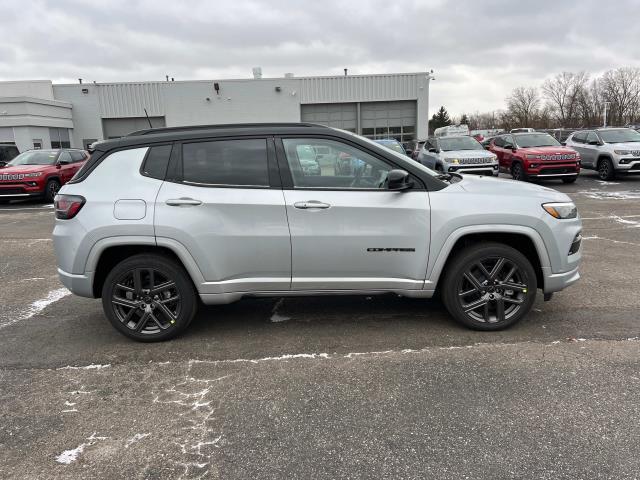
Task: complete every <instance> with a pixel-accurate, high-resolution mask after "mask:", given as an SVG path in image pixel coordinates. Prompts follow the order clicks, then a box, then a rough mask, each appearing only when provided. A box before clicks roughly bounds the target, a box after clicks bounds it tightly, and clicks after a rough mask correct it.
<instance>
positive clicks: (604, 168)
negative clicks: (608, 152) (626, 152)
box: [598, 158, 615, 180]
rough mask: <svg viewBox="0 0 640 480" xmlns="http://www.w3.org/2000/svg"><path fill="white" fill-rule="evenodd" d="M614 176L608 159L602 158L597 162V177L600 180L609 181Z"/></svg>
mask: <svg viewBox="0 0 640 480" xmlns="http://www.w3.org/2000/svg"><path fill="white" fill-rule="evenodd" d="M614 176H615V171H614V170H613V164H612V163H611V160H609V159H608V158H603V159H602V160H600V161H599V162H598V177H600V180H611V179H613V177H614Z"/></svg>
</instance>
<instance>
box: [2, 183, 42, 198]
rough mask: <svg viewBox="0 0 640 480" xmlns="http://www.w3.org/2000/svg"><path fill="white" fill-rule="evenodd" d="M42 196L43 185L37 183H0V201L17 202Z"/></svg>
mask: <svg viewBox="0 0 640 480" xmlns="http://www.w3.org/2000/svg"><path fill="white" fill-rule="evenodd" d="M43 195H44V185H40V184H39V183H38V182H35V181H34V182H20V183H0V199H3V200H18V199H21V198H23V199H27V198H33V197H41V196H43Z"/></svg>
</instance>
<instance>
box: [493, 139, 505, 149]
mask: <svg viewBox="0 0 640 480" xmlns="http://www.w3.org/2000/svg"><path fill="white" fill-rule="evenodd" d="M493 144H494V145H495V146H496V147H500V148H502V147H504V137H496V139H495V140H494V141H493Z"/></svg>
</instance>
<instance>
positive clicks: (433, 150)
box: [429, 147, 438, 153]
mask: <svg viewBox="0 0 640 480" xmlns="http://www.w3.org/2000/svg"><path fill="white" fill-rule="evenodd" d="M429 151H430V152H431V153H438V150H436V149H435V148H433V147H431V148H430V149H429Z"/></svg>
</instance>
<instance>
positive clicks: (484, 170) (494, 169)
mask: <svg viewBox="0 0 640 480" xmlns="http://www.w3.org/2000/svg"><path fill="white" fill-rule="evenodd" d="M445 171H447V172H455V173H476V174H484V175H496V176H497V175H498V172H499V167H498V164H497V163H490V164H487V165H448V166H447V167H446V170H445Z"/></svg>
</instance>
